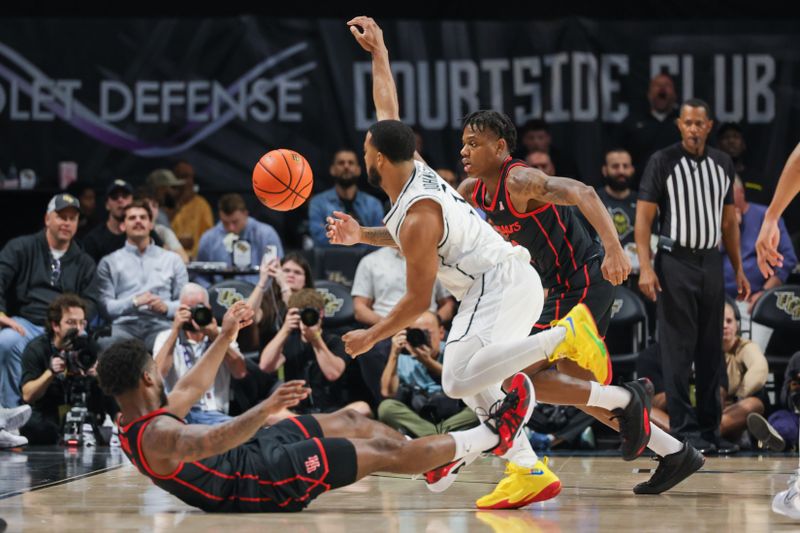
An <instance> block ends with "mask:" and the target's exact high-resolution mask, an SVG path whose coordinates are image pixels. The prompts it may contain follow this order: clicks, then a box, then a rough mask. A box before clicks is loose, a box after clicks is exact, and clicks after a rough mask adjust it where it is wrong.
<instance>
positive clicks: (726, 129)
mask: <svg viewBox="0 0 800 533" xmlns="http://www.w3.org/2000/svg"><path fill="white" fill-rule="evenodd" d="M717 148H719V149H720V150H722V151H723V152H725V153H726V154H728V155H729V156H731V159H733V167H734V168H735V169H736V175H737V176H739V177H740V178H741V179H742V182H743V183H744V188H745V190H746V191H747V193H748V196H750V199H751V200H752V199H755V201H756V202H758V203H767V202H769V201H770V200H771V199H772V195H771V192H772V191H771V189H772V188H771V187H768V186H766V185H765V183H764V181H765V180H764V176H763V175H762V174H761V173H759V172H755V171H754V170H753V169H752V168H751V167H750V166H749V165H748V164H747V143H746V142H745V140H744V132H743V131H742V126H741V125H740V124H739V123H738V122H726V123H725V124H723V125H721V126H720V127H719V130H718V131H717Z"/></svg>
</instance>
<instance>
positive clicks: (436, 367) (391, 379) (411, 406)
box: [378, 311, 478, 438]
mask: <svg viewBox="0 0 800 533" xmlns="http://www.w3.org/2000/svg"><path fill="white" fill-rule="evenodd" d="M414 328H417V330H418V331H423V332H425V333H426V334H427V335H428V338H427V342H426V343H425V344H422V345H419V346H416V347H415V346H413V345H412V344H410V343H409V342H408V341H407V337H406V331H407V330H402V331H400V332H398V333H397V334H395V335H394V337H392V347H391V349H390V351H389V359H388V361H387V362H386V367H385V368H384V370H383V375H382V376H381V395H382V396H383V397H384V398H386V399H385V400H383V401H382V402H381V404H380V406H379V407H378V419H379V420H380V421H381V422H383V423H384V424H386V425H387V426H390V427H393V428H395V429H397V430H398V431H401V432H404V433H405V434H406V435H410V436H412V437H415V438H416V437H424V436H427V435H435V434H436V433H447V432H450V431H456V430H459V429H467V428H470V427H472V426H476V425H478V418H477V417H476V416H475V413H473V412H472V410H471V409H470V408H468V407H466V406H465V405H464V404H463V403H462V402H461V401H459V400H454V399H452V398H448V397H447V396H445V395H444V393H443V392H442V362H441V359H442V356H443V354H444V327H443V326H442V325H441V322H440V321H439V317H438V315H436V314H435V313H432V312H430V311H426V312H425V313H423V314H422V315H420V317H419V318H418V319H417V321H416V322H415V323H414Z"/></svg>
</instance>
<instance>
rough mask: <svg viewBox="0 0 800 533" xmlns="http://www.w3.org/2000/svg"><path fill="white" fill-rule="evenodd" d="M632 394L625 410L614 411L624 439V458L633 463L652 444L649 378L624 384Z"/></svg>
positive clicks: (651, 392)
mask: <svg viewBox="0 0 800 533" xmlns="http://www.w3.org/2000/svg"><path fill="white" fill-rule="evenodd" d="M622 386H623V387H624V388H625V389H627V390H628V391H629V392H630V393H631V401H630V402H628V405H626V406H625V408H624V409H614V411H613V412H614V418H616V419H617V420H619V434H620V437H622V446H621V451H622V458H623V459H625V460H626V461H633V460H634V459H636V458H637V457H639V456H640V455H642V452H643V451H644V449H645V448H647V444H648V443H649V442H650V404H651V402H652V400H653V384H652V383H651V382H650V380H649V379H647V378H640V379H637V380H636V381H630V382H628V383H623V384H622Z"/></svg>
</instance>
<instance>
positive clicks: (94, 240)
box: [82, 179, 162, 263]
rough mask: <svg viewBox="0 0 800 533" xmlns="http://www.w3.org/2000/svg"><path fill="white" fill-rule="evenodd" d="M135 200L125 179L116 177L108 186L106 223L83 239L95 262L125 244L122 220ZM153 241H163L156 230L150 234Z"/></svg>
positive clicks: (159, 244)
mask: <svg viewBox="0 0 800 533" xmlns="http://www.w3.org/2000/svg"><path fill="white" fill-rule="evenodd" d="M132 201H133V187H131V184H130V183H128V182H127V181H125V180H121V179H115V180H114V181H112V182H111V183H110V184H109V185H108V188H106V211H108V219H107V220H106V222H105V224H101V225H99V226H95V227H94V228H93V229H91V230H90V231H89V233H87V234H86V237H85V238H84V239H83V241H82V244H83V249H84V251H85V252H86V253H87V254H89V255H90V256H91V258H92V259H94V261H95V263H99V262H100V260H101V259H102V258H103V257H105V256H107V255H108V254H110V253H111V252H115V251H117V250H119V249H120V248H122V247H123V246H125V232H124V231H123V230H122V221H123V220H124V219H125V208H126V207H127V206H128V205H130V203H131V202H132ZM150 237H151V238H152V239H153V242H154V243H155V244H156V245H158V246H161V244H162V241H161V239H160V238H159V237H158V235H156V233H155V231H153V232H152V233H151V234H150Z"/></svg>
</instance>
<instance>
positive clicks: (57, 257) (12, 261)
mask: <svg viewBox="0 0 800 533" xmlns="http://www.w3.org/2000/svg"><path fill="white" fill-rule="evenodd" d="M79 212H80V204H79V202H78V200H77V199H76V198H75V197H74V196H72V195H70V194H57V195H56V196H54V197H53V198H52V199H51V200H50V202H49V203H48V204H47V214H46V215H45V217H44V224H45V229H44V231H40V232H38V233H34V234H32V235H25V236H23V237H17V238H16V239H12V240H11V241H9V242H8V243H7V244H6V245H5V247H4V248H3V250H2V252H0V405H3V406H6V407H16V406H17V405H19V400H20V390H19V382H20V372H21V358H22V351H23V350H24V349H25V346H26V345H27V344H28V343H29V342H30V341H31V340H33V339H34V338H35V337H38V336H39V335H41V334H42V333H44V327H45V325H46V322H47V307H48V306H49V305H50V302H52V301H53V299H55V298H56V296H58V295H60V294H62V293H65V292H72V293H76V294H78V295H80V296H81V297H82V298H83V299H84V300H85V301H86V304H87V309H88V311H89V312H88V315H89V316H90V317H92V316H94V314H95V310H96V306H97V302H98V294H97V287H96V286H95V284H94V283H93V279H94V272H95V265H94V261H92V259H91V257H89V256H88V255H86V254H85V253H83V251H81V249H80V247H79V246H78V245H77V244H76V243H75V242H74V241H73V237H74V236H75V231H76V229H77V227H78V217H79Z"/></svg>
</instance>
